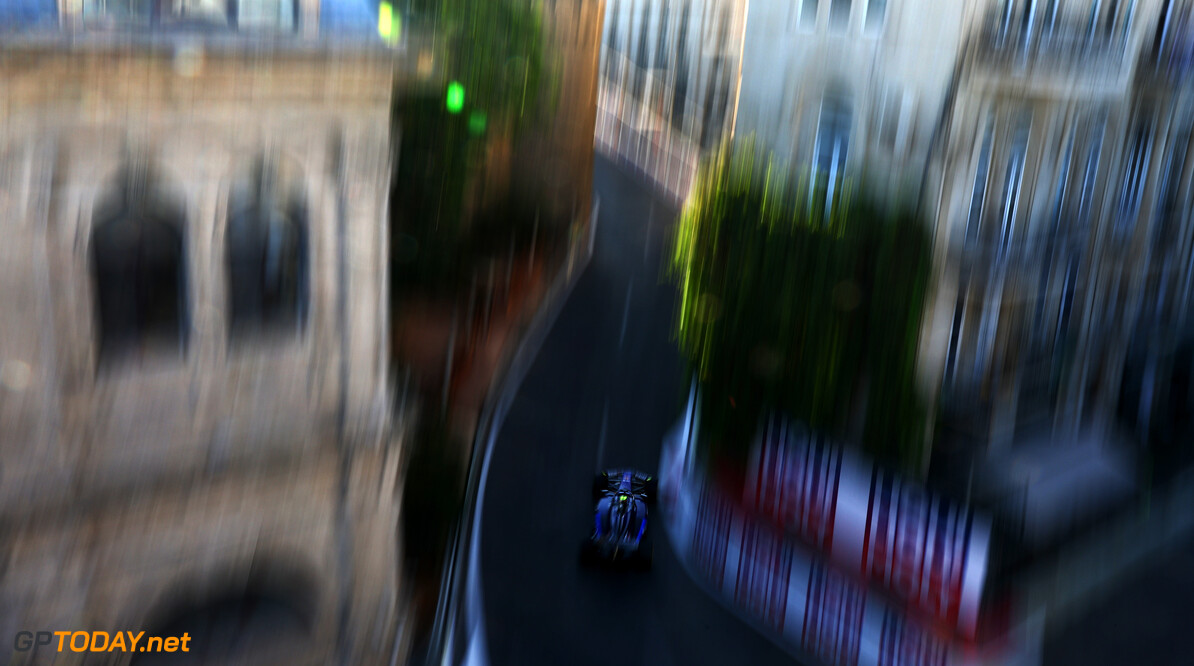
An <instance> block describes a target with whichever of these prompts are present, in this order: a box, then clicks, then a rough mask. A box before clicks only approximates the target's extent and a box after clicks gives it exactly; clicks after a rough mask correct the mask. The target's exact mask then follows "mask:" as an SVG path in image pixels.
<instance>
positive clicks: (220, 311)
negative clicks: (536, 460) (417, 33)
mask: <svg viewBox="0 0 1194 666" xmlns="http://www.w3.org/2000/svg"><path fill="white" fill-rule="evenodd" d="M60 4H61V3H60ZM324 4H327V2H326V1H325V3H324ZM71 5H73V3H67V5H66V6H67V7H68V9H69V7H70V6H71ZM312 5H314V6H313V7H312ZM301 10H302V11H301V12H298V14H297V15H298V18H299V25H300V28H301V29H300V30H298V31H297V33H296V34H294V35H288V36H286V37H285V38H281V39H270V40H268V41H262V40H254V39H252V38H246V37H243V36H238V35H236V34H227V33H220V34H215V33H210V32H200V33H187V34H179V33H170V32H165V33H156V34H153V35H141V36H137V35H132V36H130V35H128V34H119V35H118V34H112V33H104V34H99V33H96V32H87V31H74V32H72V33H70V34H67V33H66V32H65V31H50V32H33V33H28V34H25V35H22V36H19V37H18V36H16V35H6V36H5V39H4V41H5V44H4V46H3V47H2V48H0V230H2V235H3V242H0V312H3V316H2V317H0V380H2V381H0V532H2V534H3V536H2V537H0V637H2V638H0V644H2V645H3V646H4V647H3V649H2V650H0V654H3V655H5V657H4V660H5V661H9V660H10V659H11V657H10V656H9V655H10V653H11V652H12V649H13V645H12V637H13V636H14V635H15V633H16V632H17V631H20V630H29V631H39V630H48V631H57V630H102V631H109V632H114V631H121V630H134V631H138V630H142V629H144V630H146V631H149V632H151V633H152V632H153V631H154V629H155V628H161V627H168V626H172V625H171V622H172V621H173V620H178V621H182V622H184V624H183V625H173V626H190V625H185V622H186V620H185V619H184V620H179V618H184V617H185V616H187V613H190V612H194V611H196V610H203V609H205V608H207V607H208V606H209V605H210V604H211V603H214V602H215V601H217V600H219V599H222V598H225V597H227V598H236V597H238V595H240V596H244V595H245V594H246V590H249V591H252V592H253V594H255V595H258V596H264V597H268V598H270V599H274V600H275V601H277V602H279V603H281V604H283V605H288V606H289V607H290V609H291V611H292V612H293V613H294V614H295V615H296V616H298V617H301V618H302V620H303V622H301V623H300V625H302V626H303V627H304V628H303V629H301V630H296V631H297V633H294V634H293V635H290V637H289V638H287V639H285V641H284V642H277V641H274V642H272V643H271V642H270V641H268V640H262V641H257V642H256V643H253V646H254V647H251V648H250V650H249V652H246V653H244V654H241V655H240V656H239V657H238V656H236V655H234V654H232V653H227V654H225V653H215V652H210V651H211V650H214V649H215V648H216V647H217V646H215V645H214V644H211V643H210V641H209V643H208V644H206V645H204V644H202V642H201V640H200V638H199V637H198V636H196V637H195V640H194V641H193V642H192V644H191V647H192V651H193V652H197V653H200V654H203V653H208V652H210V653H209V656H208V658H209V660H210V662H211V663H234V662H235V661H236V660H237V659H245V660H246V663H274V660H276V659H285V660H286V663H311V664H327V663H388V662H389V661H390V659H391V657H392V655H393V654H396V653H395V652H393V651H394V650H396V649H398V650H400V649H402V648H401V646H400V645H398V644H399V643H400V642H401V641H400V639H401V635H400V634H401V632H400V625H401V619H402V613H403V609H402V603H401V597H402V593H403V589H402V586H401V581H400V573H399V566H400V538H399V529H398V526H399V506H398V497H400V492H399V490H400V489H399V488H397V486H398V485H400V464H401V458H402V456H401V444H402V439H403V438H402V428H401V427H400V426H401V423H399V422H397V421H396V419H395V417H394V416H392V414H393V411H394V410H393V409H392V408H393V405H392V402H393V396H392V391H391V389H390V377H389V367H388V363H389V362H388V350H387V346H386V344H385V340H386V336H387V333H388V325H389V322H388V314H387V312H388V293H387V290H388V284H387V279H386V274H387V270H388V269H387V261H388V257H387V255H386V248H388V245H389V244H388V238H387V234H388V230H387V225H386V224H385V223H384V221H385V219H386V216H387V212H388V211H387V205H388V203H387V195H388V189H389V188H388V185H389V179H390V173H391V168H392V165H391V164H390V150H389V144H390V134H391V130H390V105H391V97H392V94H393V82H394V80H395V78H394V77H395V71H396V69H397V68H398V67H400V66H401V59H402V58H403V57H405V55H404V51H403V50H402V49H398V50H394V49H390V48H383V47H382V46H381V45H377V44H368V45H367V44H364V43H362V42H360V41H359V40H354V41H344V40H336V39H333V38H330V37H329V36H328V35H320V34H319V31H318V30H317V29H314V28H312V27H311V26H312V25H313V24H314V21H315V20H316V18H315V17H317V16H318V11H319V6H318V3H303V4H302V5H301ZM64 11H67V10H64ZM65 18H70V17H69V15H67V16H66V17H65ZM67 23H68V22H67V21H65V20H64V22H63V24H64V25H65V24H67ZM259 164H269V165H272V167H273V168H272V169H271V170H270V173H272V174H273V179H274V181H276V183H275V184H276V185H277V186H278V187H277V188H275V189H276V190H277V191H280V192H284V193H285V194H286V197H288V198H287V204H286V206H287V207H285V210H286V215H289V216H290V223H291V224H292V227H291V228H292V229H297V230H298V231H297V232H295V233H298V234H299V236H297V237H299V238H301V239H302V243H301V244H299V245H295V246H294V247H295V248H301V249H293V248H292V249H291V250H287V251H290V252H293V253H297V254H294V255H293V256H292V257H291V259H292V260H293V261H292V263H293V264H294V265H295V266H300V267H301V274H302V280H303V283H302V284H303V285H305V286H304V287H303V289H301V290H300V291H297V292H295V294H296V298H297V299H298V300H299V301H301V303H302V305H301V307H300V312H301V313H302V314H301V316H297V317H296V318H295V319H294V322H295V323H294V325H290V326H286V327H283V328H268V329H267V328H261V329H254V330H253V331H251V332H249V333H247V334H244V335H233V334H232V332H231V329H230V325H229V313H230V301H231V296H232V295H233V294H234V293H235V292H237V290H238V289H241V287H239V286H236V285H232V284H230V276H231V275H233V274H234V273H233V271H232V270H231V268H230V262H231V261H232V260H231V259H230V257H231V256H232V255H231V254H230V252H231V251H232V250H231V248H230V243H231V241H230V234H229V232H228V229H229V220H230V219H231V218H232V217H233V216H234V215H235V214H238V213H237V210H236V209H235V207H234V206H232V205H231V204H230V202H232V201H233V200H236V197H237V195H236V193H237V192H238V191H251V190H252V187H251V186H252V185H253V183H254V182H255V181H254V179H255V178H256V176H255V174H256V173H257V171H258V167H257V165H259ZM246 188H248V189H246ZM122 201H123V202H124V203H125V204H126V205H125V206H124V207H123V208H122V207H121V206H120V205H119V202H122ZM114 202H115V203H114ZM129 202H140V203H129ZM146 202H151V203H146ZM258 203H259V204H260V202H258ZM259 207H260V206H259ZM250 209H252V210H257V208H253V207H252V206H250ZM279 210H280V209H279ZM114 211H115V212H114ZM122 211H123V212H122ZM129 211H132V212H129ZM122 216H123V217H122ZM150 219H152V223H153V224H154V225H158V227H155V228H169V229H173V230H174V231H175V232H176V233H177V237H178V238H179V239H180V247H181V252H179V253H177V256H175V255H169V256H171V257H175V259H173V260H171V261H175V263H173V264H170V266H172V267H174V268H173V269H172V270H176V271H177V272H176V274H177V275H179V276H181V279H180V282H179V284H180V288H179V289H178V290H177V293H175V294H173V295H171V294H167V295H166V296H161V293H162V291H161V289H158V290H157V292H154V293H156V294H158V295H157V296H152V298H159V300H160V299H166V301H168V302H169V306H170V307H171V308H175V310H172V312H173V311H177V312H178V313H180V314H179V318H178V323H177V327H176V328H177V334H176V335H174V336H173V337H169V336H168V339H163V340H164V341H162V340H157V339H155V340H149V339H148V338H146V337H145V336H144V335H142V334H143V333H145V331H147V330H149V328H150V325H151V324H153V322H154V321H156V320H153V319H152V318H153V316H156V315H154V314H153V313H154V312H158V311H159V310H160V308H159V305H160V304H159V305H153V306H152V307H151V306H150V305H145V303H148V302H149V301H144V302H143V301H142V300H136V303H137V306H136V307H137V308H142V309H140V310H137V314H135V315H129V314H128V313H127V312H124V311H122V310H120V309H119V308H117V307H116V306H113V305H110V304H108V303H109V302H108V301H104V300H103V299H102V298H101V297H100V296H101V295H102V294H103V293H106V292H104V289H105V288H106V287H105V286H104V285H103V284H101V282H103V281H104V280H118V281H119V280H125V282H118V283H117V287H123V288H125V289H124V291H122V290H121V289H114V290H112V291H111V293H115V294H117V295H118V296H119V295H120V294H128V293H133V292H135V294H134V296H130V297H129V298H130V299H134V300H135V299H142V298H145V299H150V298H151V297H150V296H144V295H143V294H142V291H143V290H144V289H148V288H149V287H147V286H146V285H145V284H143V283H144V281H145V280H144V278H145V276H146V275H150V274H151V273H146V272H144V271H146V270H148V269H147V268H146V266H148V265H151V264H153V263H154V262H159V263H160V262H162V261H167V260H166V259H162V257H163V256H166V255H160V254H156V255H155V254H153V253H152V252H150V254H136V253H135V252H134V253H133V254H130V255H129V256H130V258H129V260H128V262H127V264H121V265H120V266H118V267H117V269H113V270H114V271H115V272H114V273H111V275H116V276H117V277H115V278H113V277H111V275H109V274H108V273H104V272H103V271H102V270H101V269H100V268H98V266H100V265H103V264H104V261H105V260H104V259H103V258H102V257H100V256H97V252H99V250H98V249H97V248H99V247H108V246H97V244H96V243H95V239H96V237H97V233H99V232H98V230H99V229H100V228H101V227H102V226H103V225H104V224H107V223H109V222H112V221H113V220H116V221H118V222H120V223H121V224H126V225H132V226H130V227H128V228H127V229H125V231H123V232H121V233H129V234H131V233H135V234H141V235H140V236H137V237H136V238H137V239H138V240H135V241H133V240H129V238H130V237H129V236H121V235H120V234H116V235H115V236H114V238H116V239H117V240H116V241H113V242H115V243H116V245H115V246H113V247H134V246H136V247H137V248H142V249H144V248H145V247H147V246H148V245H147V244H149V241H148V240H145V239H146V238H149V236H148V235H147V234H148V233H149V232H148V231H147V229H149V227H148V226H145V225H149V224H150V223H149V222H146V221H145V220H150ZM136 225H142V226H136ZM122 229H123V227H122ZM128 229H136V230H137V231H135V232H132V231H128ZM120 243H125V245H120ZM130 243H131V245H130ZM138 243H139V245H138ZM270 247H273V246H270ZM287 247H289V246H287ZM167 254H169V253H167ZM134 255H135V256H134ZM269 256H272V255H266V256H265V258H261V259H260V260H261V261H262V262H264V263H263V264H262V265H263V266H266V265H268V262H269V261H270V259H269ZM147 257H148V258H147ZM261 270H263V271H266V272H267V273H268V271H269V270H270V269H267V268H261ZM120 271H125V272H123V273H122V272H120ZM138 271H141V272H138ZM250 273H251V272H250ZM104 275H108V277H103V276H104ZM130 275H131V276H133V277H129V276H130ZM138 280H141V281H140V282H138ZM105 284H106V283H105ZM296 284H297V283H296ZM109 286H110V285H109ZM150 286H152V285H150ZM151 291H152V290H151ZM145 293H149V292H145ZM113 298H117V297H113ZM170 299H174V300H170ZM111 302H116V301H111ZM130 302H132V301H130ZM130 307H131V306H130ZM154 308H159V309H154ZM147 313H148V314H147ZM121 317H125V319H127V320H128V321H131V322H133V324H135V325H134V326H133V329H130V330H133V333H132V334H130V335H131V336H132V337H131V338H130V339H133V340H134V343H133V344H132V346H131V347H130V348H129V349H131V351H129V350H128V349H126V350H125V351H126V352H127V353H123V354H121V355H118V356H117V355H113V354H112V353H110V351H109V348H108V347H107V346H101V344H100V343H101V338H103V337H104V333H105V331H108V330H109V327H110V326H111V325H112V324H111V322H112V321H115V320H117V319H120V318H121ZM129 317H131V319H129ZM172 321H173V320H172ZM153 325H155V326H156V325H157V324H153ZM134 329H135V330H134ZM163 330H164V329H163ZM171 330H172V331H173V330H175V329H171ZM245 630H246V631H251V629H245ZM265 633H266V634H268V633H270V632H269V631H266V632H265ZM274 633H276V632H274ZM211 640H213V641H214V640H215V639H214V638H213V639H211ZM221 649H222V648H221ZM12 656H15V660H12V661H9V663H51V662H52V661H53V663H83V662H84V661H85V662H86V663H110V664H123V663H128V662H129V657H130V655H122V654H119V653H112V654H90V655H84V654H82V653H79V654H76V653H70V652H68V653H65V654H60V655H57V661H54V658H55V655H54V654H53V653H50V652H48V651H47V650H46V649H45V648H42V649H41V651H40V652H38V653H28V652H26V653H16V654H15V655H12Z"/></svg>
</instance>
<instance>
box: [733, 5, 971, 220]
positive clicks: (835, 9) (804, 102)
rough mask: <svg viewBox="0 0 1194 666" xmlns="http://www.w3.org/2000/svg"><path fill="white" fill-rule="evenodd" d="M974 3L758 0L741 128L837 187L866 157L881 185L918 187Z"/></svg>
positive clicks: (750, 24)
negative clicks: (814, 171)
mask: <svg viewBox="0 0 1194 666" xmlns="http://www.w3.org/2000/svg"><path fill="white" fill-rule="evenodd" d="M971 4H972V3H968V2H948V1H941V0H798V1H795V2H752V3H750V9H749V16H748V17H747V22H746V36H745V44H746V46H745V50H744V52H743V56H742V59H743V70H744V75H743V78H742V94H741V99H740V100H739V102H738V115H737V122H736V125H735V128H734V132H735V135H736V136H747V135H754V136H755V137H756V139H757V140H758V141H759V142H760V143H761V144H762V145H764V146H766V147H768V148H769V149H771V150H772V151H774V153H775V155H776V156H777V157H780V158H781V159H785V160H787V161H788V162H790V163H791V164H792V165H795V166H797V167H798V168H806V167H811V168H813V169H815V170H816V171H817V173H818V174H820V177H822V178H823V179H825V180H828V181H832V183H831V184H832V185H833V187H831V188H830V190H831V191H833V190H836V189H837V188H836V185H837V184H838V183H841V182H844V181H845V180H846V179H851V178H857V177H859V176H860V175H861V172H862V171H863V170H864V168H865V170H866V172H867V174H866V175H867V178H868V182H871V183H872V184H873V186H875V187H879V188H882V189H884V190H885V191H887V190H889V191H890V193H891V194H893V195H894V194H901V195H904V196H907V197H909V198H915V197H916V196H918V189H917V188H918V187H919V185H920V183H921V182H922V179H923V178H924V176H925V168H926V163H927V162H926V161H927V159H928V153H929V146H930V144H931V143H932V136H933V130H934V127H935V126H936V123H937V120H938V118H939V117H940V115H941V110H942V106H943V105H944V103H945V100H946V97H947V93H948V90H949V85H950V79H951V76H952V74H953V70H954V63H955V60H956V56H957V53H958V50H959V48H960V46H961V42H962V37H963V34H964V31H963V28H964V26H965V17H966V15H967V12H968V11H970V9H969V8H970V6H971Z"/></svg>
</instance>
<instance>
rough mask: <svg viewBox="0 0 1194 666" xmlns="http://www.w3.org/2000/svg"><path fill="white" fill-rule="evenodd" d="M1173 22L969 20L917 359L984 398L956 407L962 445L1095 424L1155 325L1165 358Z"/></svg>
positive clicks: (1176, 25)
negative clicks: (925, 347)
mask: <svg viewBox="0 0 1194 666" xmlns="http://www.w3.org/2000/svg"><path fill="white" fill-rule="evenodd" d="M1183 7H1185V9H1184V10H1183ZM1183 11H1184V12H1185V13H1183ZM1188 11H1189V10H1188V3H1183V2H1166V1H1163V0H1156V1H1153V0H1149V1H1142V2H1094V3H1091V2H1089V1H1088V2H1061V3H1057V2H1022V1H1018V2H1008V3H1002V2H994V3H990V5H989V6H988V7H986V8H985V11H983V12H976V13H975V15H974V17H973V22H972V25H971V28H970V32H969V39H968V41H967V47H966V48H965V50H963V51H962V52H961V55H960V61H959V75H958V84H957V88H956V96H955V97H954V98H953V99H952V100H951V103H950V108H949V112H948V115H947V117H946V118H945V119H944V125H943V127H942V141H941V143H940V145H939V146H938V147H937V148H938V154H937V158H938V160H939V162H938V163H937V164H936V167H935V168H936V174H935V175H936V177H937V178H939V180H938V181H937V182H938V183H939V184H940V187H941V189H940V191H939V193H934V194H939V197H934V198H936V199H938V205H937V211H938V221H937V241H938V242H937V245H938V254H939V257H940V258H941V261H939V262H938V264H939V271H940V273H939V274H940V280H939V281H938V284H939V286H940V294H939V299H938V311H939V315H938V316H937V318H936V321H935V324H934V326H933V335H934V336H935V338H934V339H935V342H934V343H933V344H931V345H929V348H930V353H929V354H928V357H929V360H930V363H931V365H932V366H933V367H934V368H935V370H936V371H939V372H941V374H942V377H943V379H942V384H941V386H942V390H943V392H945V393H946V394H947V398H949V399H950V400H952V401H953V402H954V403H955V404H956V405H961V404H966V405H970V406H971V407H973V406H974V405H981V407H980V408H979V409H977V410H974V409H970V408H967V409H966V410H965V411H966V416H965V420H966V421H968V422H969V423H970V424H971V425H970V426H968V427H967V430H968V432H967V433H966V434H967V436H968V437H970V438H973V439H977V440H979V441H983V442H987V443H988V444H989V445H990V446H992V447H994V448H995V449H1000V448H1006V447H1007V446H1011V445H1012V443H1013V442H1014V441H1016V440H1018V439H1022V438H1023V437H1024V435H1026V434H1028V433H1030V432H1033V431H1043V432H1055V433H1057V434H1064V433H1068V434H1071V435H1072V434H1075V433H1076V432H1077V431H1079V430H1082V429H1085V428H1087V427H1090V426H1092V425H1106V424H1108V423H1109V422H1110V421H1111V420H1113V418H1114V416H1115V415H1116V413H1117V412H1118V411H1121V407H1122V406H1123V404H1122V403H1123V399H1124V396H1123V395H1122V388H1123V379H1124V372H1125V367H1126V366H1125V363H1126V361H1127V359H1128V356H1129V350H1130V348H1131V347H1132V345H1133V340H1134V339H1139V336H1141V335H1144V336H1151V335H1154V334H1156V335H1161V331H1163V330H1164V331H1168V333H1165V334H1164V335H1162V337H1166V336H1168V342H1166V343H1165V344H1161V345H1160V347H1168V348H1170V350H1171V351H1172V348H1173V343H1174V342H1175V339H1174V338H1173V335H1171V334H1176V333H1177V332H1179V329H1180V328H1182V326H1183V324H1182V322H1183V321H1185V317H1186V315H1185V312H1186V311H1187V310H1188V301H1189V299H1190V290H1189V285H1188V284H1187V283H1188V281H1189V277H1190V274H1191V271H1190V266H1189V258H1190V256H1189V252H1190V248H1189V242H1188V241H1189V239H1188V231H1187V230H1186V229H1185V227H1186V226H1188V225H1187V221H1188V217H1189V201H1190V193H1189V191H1188V190H1189V185H1188V184H1189V180H1190V176H1189V169H1190V166H1189V163H1190V160H1189V158H1188V154H1189V150H1190V140H1191V139H1190V137H1191V134H1190V131H1191V125H1190V118H1191V117H1194V116H1192V114H1191V107H1190V102H1189V99H1188V98H1189V95H1188V92H1186V89H1187V88H1188V87H1189V84H1188V80H1189V78H1188V72H1186V71H1185V69H1184V68H1185V67H1188V65H1183V64H1182V63H1181V61H1180V58H1181V56H1180V53H1179V52H1180V50H1181V48H1182V47H1181V43H1182V41H1181V40H1182V37H1181V35H1182V34H1184V32H1185V31H1186V30H1188V28H1186V27H1183V26H1186V25H1188V18H1187V19H1182V16H1188ZM1175 44H1177V45H1178V46H1177V47H1176V51H1175V47H1174V45H1175ZM1157 342H1158V343H1160V342H1161V340H1160V339H1159V338H1158V339H1157ZM1158 349H1159V348H1158ZM1156 381H1158V380H1157V378H1156V377H1153V379H1152V380H1151V381H1150V384H1152V385H1153V386H1160V384H1157V383H1156ZM1162 383H1163V382H1162ZM1145 393H1148V391H1145ZM1143 398H1144V399H1145V400H1148V396H1147V395H1145V396H1143ZM1144 409H1145V410H1146V411H1148V407H1145V408H1144Z"/></svg>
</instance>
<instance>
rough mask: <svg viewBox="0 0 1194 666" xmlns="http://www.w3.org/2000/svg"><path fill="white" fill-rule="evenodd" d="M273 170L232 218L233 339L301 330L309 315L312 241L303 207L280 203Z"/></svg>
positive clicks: (264, 172)
mask: <svg viewBox="0 0 1194 666" xmlns="http://www.w3.org/2000/svg"><path fill="white" fill-rule="evenodd" d="M275 181H276V177H275V174H274V172H273V171H272V169H269V168H268V167H264V166H259V167H258V170H257V175H256V182H255V183H254V191H253V192H252V194H251V196H250V197H249V198H248V199H247V200H243V201H241V202H236V201H235V200H234V202H233V206H232V207H231V210H230V212H229V216H228V235H227V267H228V291H229V306H230V312H229V323H230V328H231V332H232V334H233V335H239V334H243V333H248V332H256V331H261V330H265V329H269V330H278V331H284V330H286V329H290V330H292V331H296V332H297V330H298V328H299V327H300V326H301V325H302V323H303V320H304V318H305V314H306V301H307V266H306V264H307V237H306V228H305V217H306V216H305V215H304V213H303V207H302V206H301V204H299V203H296V202H294V201H293V200H291V201H289V202H287V201H285V200H280V197H279V196H278V195H277V193H276V182H275Z"/></svg>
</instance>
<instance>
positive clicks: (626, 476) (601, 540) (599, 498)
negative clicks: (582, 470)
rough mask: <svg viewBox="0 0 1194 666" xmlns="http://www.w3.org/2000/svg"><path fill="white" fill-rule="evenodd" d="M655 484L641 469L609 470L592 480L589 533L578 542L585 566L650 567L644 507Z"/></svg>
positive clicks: (652, 496) (652, 495)
mask: <svg viewBox="0 0 1194 666" xmlns="http://www.w3.org/2000/svg"><path fill="white" fill-rule="evenodd" d="M657 487H658V486H657V483H656V480H655V479H654V478H652V477H651V476H649V475H647V474H643V473H642V472H636V471H634V470H629V469H611V470H607V471H606V472H603V473H601V474H598V475H597V477H596V478H595V479H593V500H594V501H595V502H596V503H597V509H596V511H595V512H594V516H593V532H592V535H591V536H590V537H589V538H588V539H586V540H585V542H584V543H583V544H581V549H580V560H581V563H582V564H585V565H596V564H607V565H629V566H632V567H635V568H639V569H650V568H651V558H652V555H653V550H654V549H653V547H652V545H651V541H650V534H649V533H648V531H647V507H648V506H654V504H655V494H656V489H657Z"/></svg>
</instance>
